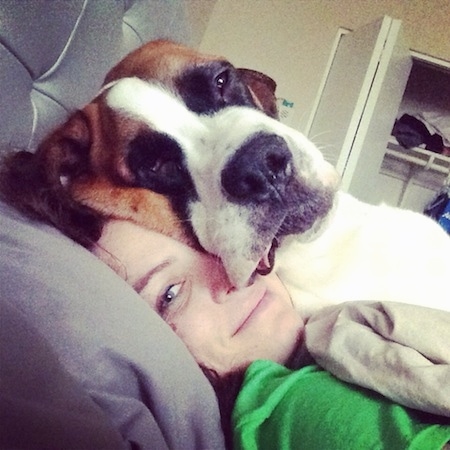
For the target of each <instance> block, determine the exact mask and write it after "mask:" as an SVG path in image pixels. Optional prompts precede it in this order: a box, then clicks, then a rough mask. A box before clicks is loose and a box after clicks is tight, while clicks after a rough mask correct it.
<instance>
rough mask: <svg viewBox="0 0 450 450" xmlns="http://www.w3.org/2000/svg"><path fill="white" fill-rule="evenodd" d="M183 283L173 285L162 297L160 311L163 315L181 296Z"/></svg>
mask: <svg viewBox="0 0 450 450" xmlns="http://www.w3.org/2000/svg"><path fill="white" fill-rule="evenodd" d="M181 287H182V283H178V284H171V285H170V286H169V287H168V288H167V289H166V290H165V291H164V293H163V294H162V295H161V298H160V302H159V305H158V309H159V310H160V312H161V313H163V312H164V311H165V310H166V309H167V308H168V307H169V306H171V304H172V303H173V301H174V300H176V298H177V297H178V295H179V294H180V291H181Z"/></svg>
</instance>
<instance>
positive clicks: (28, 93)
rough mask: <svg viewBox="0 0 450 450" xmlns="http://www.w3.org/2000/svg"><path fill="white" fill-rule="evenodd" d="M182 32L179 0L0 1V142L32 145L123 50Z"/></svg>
mask: <svg viewBox="0 0 450 450" xmlns="http://www.w3.org/2000/svg"><path fill="white" fill-rule="evenodd" d="M188 31H189V30H188V26H187V23H186V20H185V9H184V5H183V2H182V1H180V2H177V1H155V0H134V1H132V0H123V1H120V0H51V1H48V0H20V1H17V0H2V1H1V2H0V67H1V71H0V113H1V114H0V115H1V117H2V120H1V123H0V144H3V147H4V146H5V144H8V145H11V146H17V147H20V148H23V149H34V148H35V147H36V146H37V144H38V143H39V142H40V140H42V138H43V137H44V136H45V135H46V134H47V133H48V132H49V131H50V130H51V129H52V128H54V127H55V126H56V125H57V124H59V123H61V122H62V121H64V120H65V118H66V117H67V114H68V112H71V111H73V110H74V109H75V108H79V107H81V106H83V105H85V104H86V103H87V102H88V101H90V100H91V99H92V97H93V96H94V95H95V94H96V92H97V91H98V89H99V88H100V86H101V84H102V81H103V78H104V76H105V74H106V73H107V71H108V70H109V69H110V68H111V67H112V66H113V65H114V64H115V63H116V62H117V61H119V60H120V59H121V58H122V57H123V56H124V55H125V54H126V53H128V52H129V51H131V50H133V49H134V48H136V47H137V46H139V45H140V44H142V43H144V42H147V41H149V40H152V39H155V38H162V37H166V38H171V39H174V40H177V41H180V42H185V43H189V42H188V41H189V33H188Z"/></svg>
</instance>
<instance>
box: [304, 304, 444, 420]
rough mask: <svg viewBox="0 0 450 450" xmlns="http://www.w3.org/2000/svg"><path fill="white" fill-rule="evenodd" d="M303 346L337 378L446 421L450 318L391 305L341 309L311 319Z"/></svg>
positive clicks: (330, 310)
mask: <svg viewBox="0 0 450 450" xmlns="http://www.w3.org/2000/svg"><path fill="white" fill-rule="evenodd" d="M306 346H307V348H308V350H309V352H310V353H311V355H312V356H313V358H314V359H315V360H316V361H317V362H318V363H319V364H320V365H321V366H323V367H324V368H325V369H327V370H329V371H330V372H331V373H333V374H334V375H335V376H337V377H338V378H341V379H343V380H345V381H348V382H350V383H355V384H358V385H360V386H364V387H367V388H370V389H373V390H375V391H377V392H380V393H381V394H383V395H385V396H386V397H388V398H390V399H392V400H394V401H396V402H398V403H400V404H402V405H405V406H409V407H411V408H415V409H419V410H422V411H426V412H430V413H434V414H439V415H442V416H446V417H450V312H444V311H438V310H433V309H430V308H425V307H418V306H412V305H406V304H401V303H392V302H351V303H344V304H341V305H337V306H333V307H330V308H327V309H324V310H322V311H320V312H319V313H317V314H315V315H314V316H313V317H311V319H310V320H309V321H308V323H307V325H306Z"/></svg>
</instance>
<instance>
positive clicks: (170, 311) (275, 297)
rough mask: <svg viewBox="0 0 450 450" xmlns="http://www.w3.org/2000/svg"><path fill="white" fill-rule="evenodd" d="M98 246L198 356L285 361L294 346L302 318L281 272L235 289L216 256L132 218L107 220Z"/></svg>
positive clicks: (230, 362) (222, 366)
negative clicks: (293, 303)
mask: <svg viewBox="0 0 450 450" xmlns="http://www.w3.org/2000/svg"><path fill="white" fill-rule="evenodd" d="M99 245H100V247H101V248H103V249H104V250H106V251H107V252H109V253H110V254H111V255H113V256H114V257H115V258H116V259H117V260H118V261H120V264H121V267H120V270H117V271H118V273H119V274H121V275H122V276H123V277H124V278H125V280H126V281H127V282H128V283H129V284H131V285H132V286H133V288H134V289H135V290H136V291H137V292H138V293H139V294H140V295H141V296H142V297H143V299H144V300H145V301H146V302H147V303H148V304H149V305H150V306H151V307H152V308H153V309H154V310H155V311H157V312H158V313H159V314H160V315H161V317H162V318H163V319H164V320H165V321H166V322H167V323H168V324H169V325H170V326H171V327H172V329H173V330H174V331H175V332H176V334H177V335H178V336H179V337H180V338H181V339H182V340H183V341H184V343H185V344H186V346H187V347H188V349H189V351H190V352H191V353H192V354H193V356H194V358H195V359H196V360H197V362H199V363H201V364H203V365H205V366H207V367H209V368H211V369H214V370H216V371H218V372H219V373H222V374H223V373H227V372H229V371H231V370H233V369H237V368H240V367H243V366H246V365H248V364H249V363H250V362H251V361H253V360H255V359H271V360H274V361H277V362H280V363H283V362H285V361H286V360H287V359H288V357H289V355H290V353H291V352H292V351H293V349H294V347H295V345H296V343H297V339H298V337H299V336H300V334H301V332H302V329H303V321H302V319H301V317H300V315H299V314H297V312H296V311H295V310H294V309H293V307H292V304H291V301H290V298H289V295H288V293H287V291H286V290H285V288H284V286H283V285H282V283H281V282H280V280H279V279H278V277H277V276H276V275H274V274H271V275H268V276H265V277H261V276H257V277H256V279H255V282H254V283H253V284H252V285H251V286H248V287H246V288H243V289H240V290H236V289H234V288H232V287H231V286H230V284H229V282H228V279H227V277H226V275H225V272H224V270H223V267H222V265H221V264H220V262H219V261H218V260H217V259H216V258H214V257H213V256H211V255H207V254H203V253H200V252H197V251H195V250H193V249H192V248H190V247H188V246H186V245H184V244H182V243H180V242H178V241H175V240H173V239H171V238H169V237H166V236H164V235H162V234H159V233H155V232H153V231H150V230H147V229H144V228H141V227H140V226H138V225H135V224H133V223H131V222H127V221H111V222H109V223H108V224H107V225H106V226H105V228H104V231H103V235H102V237H101V239H100V241H99ZM95 253H96V254H97V255H98V256H100V257H102V252H101V251H96V252H95ZM124 274H126V276H124Z"/></svg>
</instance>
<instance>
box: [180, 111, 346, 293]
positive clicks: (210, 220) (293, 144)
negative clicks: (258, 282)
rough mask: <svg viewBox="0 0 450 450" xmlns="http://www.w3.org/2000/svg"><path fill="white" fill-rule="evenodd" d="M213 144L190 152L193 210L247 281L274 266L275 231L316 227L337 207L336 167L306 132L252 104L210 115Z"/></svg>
mask: <svg viewBox="0 0 450 450" xmlns="http://www.w3.org/2000/svg"><path fill="white" fill-rule="evenodd" d="M205 122H206V123H207V125H208V128H209V130H210V133H209V135H208V136H209V139H210V141H209V142H208V144H207V151H206V152H205V153H204V154H203V155H202V157H201V159H200V161H198V162H197V164H193V163H192V161H191V160H190V159H188V167H189V172H190V174H191V176H192V179H193V181H194V184H195V188H196V191H197V195H198V198H197V199H195V200H194V201H193V202H192V203H191V205H190V207H189V213H188V215H189V216H190V219H191V223H192V226H193V229H194V231H195V233H196V235H197V238H198V239H199V241H200V243H201V245H202V246H203V247H204V248H205V249H206V250H208V251H209V252H212V253H214V254H216V255H218V256H220V258H221V259H222V261H223V263H224V265H225V267H226V270H227V273H228V275H229V277H230V279H231V281H232V282H233V283H234V284H235V285H237V286H242V285H245V284H246V283H248V281H249V279H251V276H252V275H253V273H254V272H255V270H256V269H259V271H260V272H261V273H264V272H265V271H270V270H271V269H272V265H273V261H270V259H271V255H270V253H271V251H273V248H272V245H273V241H274V238H278V239H280V238H282V237H284V236H286V235H289V234H294V233H296V234H298V233H300V234H301V233H305V232H308V231H311V230H312V229H314V228H315V227H317V226H318V224H320V223H321V220H322V219H323V218H324V217H325V216H326V215H327V214H328V212H329V211H330V209H331V207H332V204H333V200H334V194H335V192H336V189H337V187H338V182H339V179H338V176H337V173H336V171H335V169H334V168H333V167H332V166H331V165H330V164H328V163H327V162H326V161H325V160H324V158H323V156H322V154H321V153H320V151H319V150H318V149H317V148H316V147H315V146H314V145H313V144H312V143H311V142H310V141H309V140H308V139H307V138H306V137H305V136H303V135H302V134H301V133H299V132H297V131H295V130H293V129H291V128H289V127H287V126H285V125H283V124H281V123H280V122H278V121H276V120H274V119H270V118H269V117H267V116H266V115H264V114H262V113H260V112H258V111H255V110H253V109H248V108H243V107H231V108H228V109H226V110H224V111H223V112H220V113H218V114H216V115H215V116H214V117H212V118H209V119H205Z"/></svg>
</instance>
